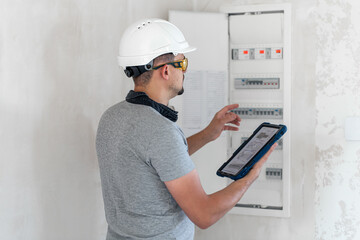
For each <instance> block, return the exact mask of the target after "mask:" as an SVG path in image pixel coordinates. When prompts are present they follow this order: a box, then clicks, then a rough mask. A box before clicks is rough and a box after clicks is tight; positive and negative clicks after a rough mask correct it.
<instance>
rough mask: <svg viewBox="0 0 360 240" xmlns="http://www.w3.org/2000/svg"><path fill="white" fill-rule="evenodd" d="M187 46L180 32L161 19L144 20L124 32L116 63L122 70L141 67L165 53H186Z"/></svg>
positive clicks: (189, 49) (189, 50)
mask: <svg viewBox="0 0 360 240" xmlns="http://www.w3.org/2000/svg"><path fill="white" fill-rule="evenodd" d="M195 49H196V48H194V47H191V46H189V44H188V42H187V41H186V40H185V38H184V35H183V34H182V32H181V31H180V30H179V29H178V28H177V27H176V26H175V25H174V24H172V23H170V22H168V21H165V20H162V19H155V18H153V19H145V20H140V21H137V22H135V23H133V24H131V25H130V26H129V27H128V28H127V29H126V30H125V32H124V34H123V36H122V38H121V41H120V48H119V56H118V63H119V65H120V66H121V67H123V68H124V69H125V68H126V67H132V66H143V65H146V64H148V63H149V62H151V61H152V60H153V59H154V58H156V57H158V56H160V55H163V54H165V53H174V54H175V55H177V54H178V53H187V52H191V51H194V50H195Z"/></svg>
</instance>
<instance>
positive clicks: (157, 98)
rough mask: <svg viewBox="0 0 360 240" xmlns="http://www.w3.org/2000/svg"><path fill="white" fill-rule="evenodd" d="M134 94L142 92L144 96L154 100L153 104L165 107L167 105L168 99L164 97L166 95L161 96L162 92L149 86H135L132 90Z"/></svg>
mask: <svg viewBox="0 0 360 240" xmlns="http://www.w3.org/2000/svg"><path fill="white" fill-rule="evenodd" d="M134 91H135V92H144V93H146V95H148V96H149V98H150V99H152V100H154V101H155V102H158V103H161V104H163V105H165V106H167V105H168V104H169V99H168V97H167V96H166V94H163V91H159V89H157V90H156V91H155V90H154V89H153V88H152V87H149V86H146V87H143V86H135V88H134Z"/></svg>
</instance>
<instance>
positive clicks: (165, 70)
mask: <svg viewBox="0 0 360 240" xmlns="http://www.w3.org/2000/svg"><path fill="white" fill-rule="evenodd" d="M160 70H161V72H160V75H161V77H162V78H164V79H166V80H168V79H169V70H170V68H169V65H165V66H163V67H162V68H161V69H160Z"/></svg>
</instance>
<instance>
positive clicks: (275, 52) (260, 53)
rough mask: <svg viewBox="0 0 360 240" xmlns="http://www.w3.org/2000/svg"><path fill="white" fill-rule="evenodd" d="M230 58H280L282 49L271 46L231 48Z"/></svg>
mask: <svg viewBox="0 0 360 240" xmlns="http://www.w3.org/2000/svg"><path fill="white" fill-rule="evenodd" d="M231 58H232V60H256V59H282V58H283V49H282V48H279V47H273V48H233V49H232V50H231Z"/></svg>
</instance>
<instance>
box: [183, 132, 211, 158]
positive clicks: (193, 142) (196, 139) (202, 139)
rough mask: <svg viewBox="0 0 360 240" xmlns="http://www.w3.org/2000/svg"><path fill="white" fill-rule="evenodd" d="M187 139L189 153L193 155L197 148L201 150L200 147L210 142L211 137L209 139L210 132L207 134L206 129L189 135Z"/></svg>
mask: <svg viewBox="0 0 360 240" xmlns="http://www.w3.org/2000/svg"><path fill="white" fill-rule="evenodd" d="M186 140H187V143H188V152H189V155H192V154H193V153H195V152H196V151H197V150H199V149H200V148H202V147H203V146H204V145H206V144H207V143H208V142H210V141H211V139H209V137H208V134H206V132H205V129H204V130H202V131H200V132H198V133H196V134H194V135H192V136H190V137H188V138H187V139H186Z"/></svg>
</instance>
